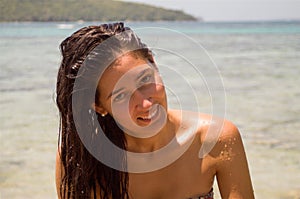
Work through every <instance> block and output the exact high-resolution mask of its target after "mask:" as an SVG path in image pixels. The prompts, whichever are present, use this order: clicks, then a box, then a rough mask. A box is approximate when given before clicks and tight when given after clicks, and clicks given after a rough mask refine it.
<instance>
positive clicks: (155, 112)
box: [137, 105, 159, 123]
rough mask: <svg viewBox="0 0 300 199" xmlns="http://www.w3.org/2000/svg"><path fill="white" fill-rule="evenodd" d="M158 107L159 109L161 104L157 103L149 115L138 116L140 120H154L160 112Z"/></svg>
mask: <svg viewBox="0 0 300 199" xmlns="http://www.w3.org/2000/svg"><path fill="white" fill-rule="evenodd" d="M158 109H159V106H158V105H156V106H155V107H154V108H152V109H151V110H150V112H149V115H148V116H141V117H138V118H137V119H138V120H139V121H142V122H147V123H148V122H150V121H151V120H153V119H154V118H155V116H157V114H158Z"/></svg>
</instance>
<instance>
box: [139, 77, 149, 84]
mask: <svg viewBox="0 0 300 199" xmlns="http://www.w3.org/2000/svg"><path fill="white" fill-rule="evenodd" d="M151 77H152V76H151V75H146V76H145V77H143V78H142V79H141V81H140V83H142V84H145V83H148V82H149V81H150V80H151Z"/></svg>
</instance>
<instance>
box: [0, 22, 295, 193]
mask: <svg viewBox="0 0 300 199" xmlns="http://www.w3.org/2000/svg"><path fill="white" fill-rule="evenodd" d="M92 24H99V23H98V22H89V23H88V22H85V23H83V24H82V23H81V24H80V23H75V22H74V23H67V24H63V23H0V64H1V65H0V110H1V114H0V131H1V134H0V153H1V157H0V162H1V163H0V198H38V199H40V198H56V193H55V180H54V166H55V165H54V164H55V152H56V147H57V132H58V111H57V109H56V106H55V102H54V100H53V99H54V93H55V83H56V74H57V69H58V66H59V63H60V59H61V56H60V53H59V48H58V46H59V43H60V42H61V41H62V40H63V39H64V38H65V37H67V36H68V35H70V34H71V33H72V32H74V31H75V30H77V29H79V28H80V27H83V26H87V25H92ZM128 25H129V26H130V27H132V28H133V29H136V31H137V33H138V34H139V36H140V37H141V38H142V40H143V41H145V42H146V43H147V44H149V46H150V47H151V48H152V49H153V51H154V53H155V54H156V60H157V62H158V64H159V65H160V68H161V71H162V76H163V78H164V80H165V83H166V85H167V90H168V95H169V102H170V106H171V107H174V108H177V107H178V106H179V105H182V107H184V108H187V109H192V110H195V109H198V110H199V111H202V112H207V113H212V112H211V111H212V110H214V111H215V112H213V113H215V114H217V115H220V116H224V114H225V108H226V115H225V116H226V117H227V118H228V119H230V120H232V121H233V122H234V123H235V124H236V125H237V126H238V127H239V129H240V131H241V134H242V137H243V140H244V145H245V149H246V152H247V156H248V162H249V166H250V172H251V175H252V181H253V186H254V190H255V195H256V197H257V198H283V199H288V198H291V199H292V198H297V199H299V198H300V130H299V129H300V103H299V102H300V88H299V86H300V78H299V76H300V22H272V23H271V22H255V23H254V22H253V23H200V22H155V23H150V22H135V23H133V22H131V23H128ZM157 27H160V28H157ZM216 66H217V68H216ZM195 71H196V72H195ZM197 71H198V72H197ZM180 78H181V79H180ZM189 86H190V87H189ZM189 88H190V89H189ZM223 89H225V92H224V90H223ZM191 90H192V92H191ZM193 94H194V97H191V96H192V95H193ZM181 101H182V103H183V101H184V102H188V103H183V104H181ZM195 101H196V102H197V103H196V107H195V105H194V104H195V103H194V102H195ZM197 105H198V107H197ZM217 197H219V196H218V193H217Z"/></svg>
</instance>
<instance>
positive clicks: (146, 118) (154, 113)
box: [140, 108, 157, 120]
mask: <svg viewBox="0 0 300 199" xmlns="http://www.w3.org/2000/svg"><path fill="white" fill-rule="evenodd" d="M156 113H157V108H156V109H155V110H154V111H153V112H152V113H151V114H149V115H148V116H147V117H140V118H142V119H143V120H150V119H152V118H153V117H154V116H155V115H156Z"/></svg>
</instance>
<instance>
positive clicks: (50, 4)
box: [0, 0, 196, 22]
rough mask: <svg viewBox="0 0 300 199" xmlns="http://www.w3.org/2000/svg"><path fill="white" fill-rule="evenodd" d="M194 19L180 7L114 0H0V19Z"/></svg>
mask: <svg viewBox="0 0 300 199" xmlns="http://www.w3.org/2000/svg"><path fill="white" fill-rule="evenodd" d="M77 20H84V21H116V20H130V21H156V20H196V18H194V17H193V16H191V15H188V14H185V13H184V12H182V11H176V10H168V9H163V8H158V7H154V6H149V5H145V4H138V3H130V2H121V1H114V0H0V21H2V22H3V21H77Z"/></svg>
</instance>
